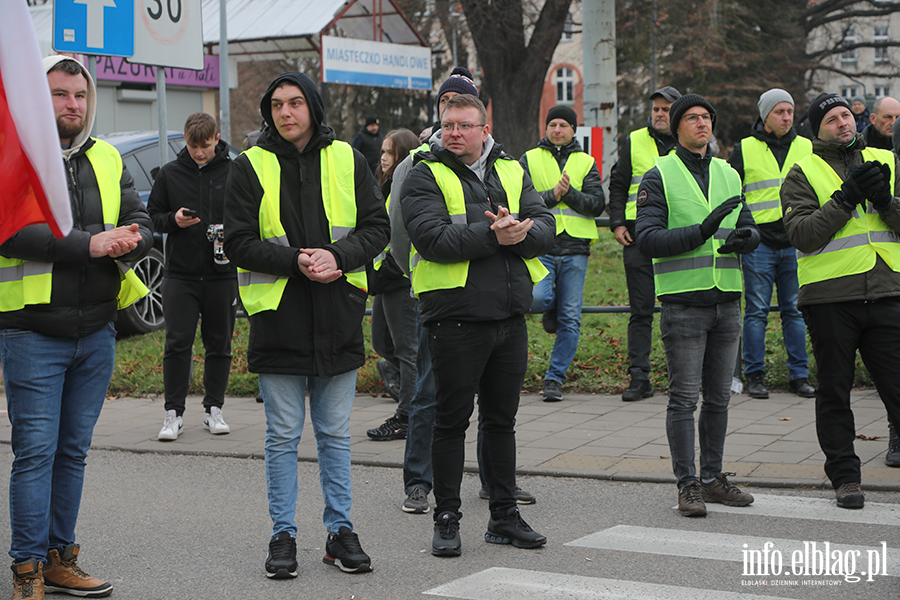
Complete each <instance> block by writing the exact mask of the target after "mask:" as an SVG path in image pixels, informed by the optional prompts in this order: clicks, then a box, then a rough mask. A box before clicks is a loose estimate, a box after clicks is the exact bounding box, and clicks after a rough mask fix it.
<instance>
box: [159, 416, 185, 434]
mask: <svg viewBox="0 0 900 600" xmlns="http://www.w3.org/2000/svg"><path fill="white" fill-rule="evenodd" d="M182 429H184V419H182V418H181V417H179V416H177V415H176V414H175V411H174V410H167V411H166V420H165V421H163V426H162V429H160V430H159V435H158V436H156V439H158V440H161V441H169V440H177V439H178V434H179V433H181V430H182Z"/></svg>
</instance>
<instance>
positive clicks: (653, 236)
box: [635, 144, 759, 306]
mask: <svg viewBox="0 0 900 600" xmlns="http://www.w3.org/2000/svg"><path fill="white" fill-rule="evenodd" d="M675 152H676V153H677V155H678V157H679V158H680V159H681V160H682V161H683V162H684V164H685V166H686V167H687V169H688V171H690V172H691V174H692V175H693V176H694V179H696V180H697V185H699V186H700V190H701V191H702V192H703V195H705V196H706V197H707V198H708V197H709V163H710V160H711V159H712V154H711V153H710V152H709V151H707V153H706V156H703V157H701V156H700V155H699V154H697V153H695V152H691V151H690V150H688V149H687V148H685V147H684V146H682V145H681V144H679V145H678V146H676V150H675ZM645 196H646V197H645ZM741 197H742V200H743V194H742V195H741ZM668 222H669V206H668V204H667V203H666V197H665V193H664V190H663V182H662V177H661V176H660V174H659V169H657V168H656V167H653V168H652V169H650V170H649V171H647V172H646V173H644V179H643V180H642V181H641V187H640V188H638V205H637V220H636V221H635V226H636V228H637V244H638V248H639V249H640V251H641V252H642V253H643V254H644V255H645V256H648V257H651V258H661V257H666V256H676V255H678V254H684V253H685V252H689V251H691V250H693V249H695V248H698V247H700V246H701V245H703V243H704V242H705V241H706V240H705V239H704V238H703V236H702V235H701V234H700V224H699V223H697V224H696V225H690V226H688V227H678V228H676V229H669V227H668ZM737 227H746V228H747V229H749V230H750V232H751V236H750V239H749V240H748V243H747V245H746V246H745V247H744V248H743V252H742V254H748V253H750V252H753V250H755V249H756V247H757V246H758V245H759V231H758V230H757V229H756V223H755V222H754V221H753V216H752V215H751V214H750V209H748V208H747V205H746V204H744V203H743V202H742V204H741V212H740V215H739V216H738V220H737ZM740 298H741V293H740V292H723V291H721V290H719V289H718V288H713V289H710V290H701V291H696V292H684V293H680V294H665V295H663V296H660V297H659V301H660V302H663V303H672V304H688V305H691V306H713V305H715V304H721V303H723V302H730V301H733V300H739V299H740Z"/></svg>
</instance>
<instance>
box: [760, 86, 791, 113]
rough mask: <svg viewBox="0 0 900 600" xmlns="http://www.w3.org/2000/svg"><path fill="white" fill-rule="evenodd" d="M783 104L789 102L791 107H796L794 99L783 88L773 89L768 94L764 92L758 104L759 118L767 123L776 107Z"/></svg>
mask: <svg viewBox="0 0 900 600" xmlns="http://www.w3.org/2000/svg"><path fill="white" fill-rule="evenodd" d="M781 102H789V103H790V105H791V106H794V99H793V98H791V95H790V94H788V93H787V92H786V91H784V90H783V89H781V88H772V89H771V90H769V91H768V92H763V94H762V95H761V96H760V97H759V102H758V103H757V105H758V106H759V118H760V119H762V120H763V121H765V120H766V117H768V116H769V113H770V112H772V109H773V108H775V105H776V104H780V103H781Z"/></svg>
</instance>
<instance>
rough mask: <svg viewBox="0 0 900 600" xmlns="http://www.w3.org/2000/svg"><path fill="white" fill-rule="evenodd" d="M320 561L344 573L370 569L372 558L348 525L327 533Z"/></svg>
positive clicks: (361, 571) (362, 571)
mask: <svg viewBox="0 0 900 600" xmlns="http://www.w3.org/2000/svg"><path fill="white" fill-rule="evenodd" d="M322 562H323V563H325V564H326V565H332V566H335V567H337V568H339V569H340V570H341V571H343V572H344V573H364V572H366V571H371V570H372V559H371V558H369V555H368V554H366V553H365V552H363V549H362V546H360V545H359V536H358V535H356V534H355V533H353V531H351V530H350V528H349V527H341V528H340V529H339V530H338V532H337V533H329V534H328V539H327V540H325V556H324V557H323V558H322Z"/></svg>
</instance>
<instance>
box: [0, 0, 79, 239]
mask: <svg viewBox="0 0 900 600" xmlns="http://www.w3.org/2000/svg"><path fill="white" fill-rule="evenodd" d="M3 13H4V14H3V17H2V18H0V243H2V242H4V241H6V239H7V238H9V237H10V236H11V235H13V234H14V233H15V232H17V231H18V230H19V229H21V228H23V227H27V226H28V225H34V224H36V223H47V224H48V225H49V226H50V229H51V231H53V235H55V236H56V237H64V236H66V235H67V234H68V233H69V231H71V229H72V208H71V205H70V204H69V191H68V189H67V187H66V174H65V169H64V167H63V161H62V156H61V155H60V150H59V133H58V132H57V130H56V117H55V115H54V112H53V104H52V102H51V100H50V89H49V87H48V85H47V74H46V72H45V71H44V66H43V63H42V61H41V51H40V48H39V47H38V42H37V37H36V36H35V32H34V25H33V24H32V22H31V16H30V15H29V14H28V6H27V4H26V3H25V2H22V1H21V0H18V1H10V2H7V1H5V0H4V1H3Z"/></svg>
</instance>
